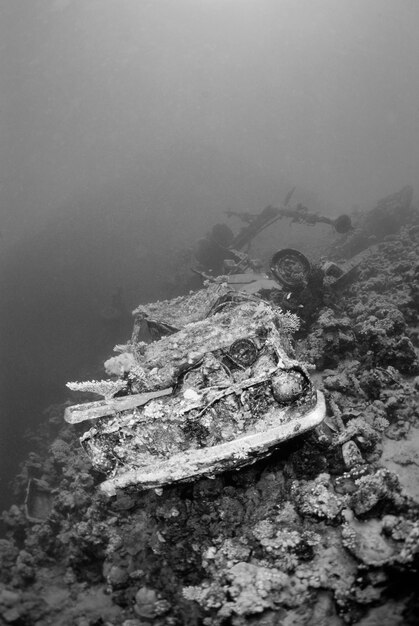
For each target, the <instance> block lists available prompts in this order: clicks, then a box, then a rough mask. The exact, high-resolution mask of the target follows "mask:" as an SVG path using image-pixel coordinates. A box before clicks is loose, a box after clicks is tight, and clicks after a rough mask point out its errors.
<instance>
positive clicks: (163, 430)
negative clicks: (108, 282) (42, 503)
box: [65, 283, 326, 495]
mask: <svg viewBox="0 0 419 626" xmlns="http://www.w3.org/2000/svg"><path fill="white" fill-rule="evenodd" d="M134 314H135V325H134V334H133V338H132V340H131V342H130V344H128V346H125V347H124V348H123V349H124V350H125V351H124V353H123V354H120V355H119V356H117V357H114V358H113V359H111V360H110V362H108V370H109V368H110V369H111V370H113V371H114V372H116V371H117V370H118V368H119V370H120V374H121V375H120V377H119V389H120V391H119V394H121V393H122V394H125V395H122V396H120V397H114V398H110V397H108V398H107V399H105V400H103V401H99V402H93V403H88V404H80V405H76V406H73V407H69V408H68V409H67V410H66V414H65V419H66V420H67V421H68V422H70V423H77V422H81V421H85V420H87V421H90V420H91V421H92V424H91V428H90V430H88V431H87V432H86V433H85V434H84V435H83V436H82V437H81V442H82V445H83V447H84V449H85V450H86V452H87V454H88V455H89V457H90V459H91V461H92V464H93V466H94V467H95V468H96V469H97V470H99V471H101V472H103V474H105V475H106V476H107V478H106V480H105V481H104V482H103V483H102V484H101V489H102V491H104V492H105V493H107V494H108V495H113V494H114V493H115V490H116V489H117V488H124V487H127V486H129V485H138V486H140V487H142V488H149V487H154V488H155V487H160V486H162V485H165V484H169V483H175V482H179V481H185V480H190V479H193V478H195V477H199V476H202V475H213V474H215V473H217V472H220V471H223V470H227V469H233V468H238V467H240V466H243V465H246V464H249V463H252V462H254V461H256V460H257V459H259V458H261V457H263V456H266V455H267V454H269V453H270V452H271V451H272V450H273V449H274V448H275V446H277V445H278V444H279V443H281V442H282V441H285V440H287V439H290V438H292V437H295V436H296V435H299V434H302V433H304V432H305V431H307V430H309V429H312V428H314V427H315V426H317V425H318V424H320V423H321V422H322V420H323V419H324V417H325V412H326V409H325V402H324V398H323V395H322V394H321V393H320V392H318V391H316V390H315V389H314V387H313V384H312V382H311V380H310V378H309V375H308V373H307V371H306V369H305V368H304V366H302V365H301V364H299V363H298V362H297V361H295V360H294V359H293V358H292V357H291V356H290V354H291V352H292V350H291V346H290V336H291V334H292V332H294V331H295V330H296V329H297V328H298V318H297V317H296V316H295V315H292V314H286V313H283V312H282V311H281V310H280V309H278V308H277V307H274V306H271V305H270V304H269V303H267V302H264V301H262V300H260V299H259V298H255V297H252V296H251V295H248V294H243V293H237V292H235V291H231V288H230V287H229V286H228V285H227V284H225V283H224V284H211V285H208V286H207V287H206V288H205V289H202V290H200V291H198V292H195V293H193V294H190V295H188V296H184V297H181V298H177V299H175V300H173V301H167V302H163V303H154V304H151V305H148V306H143V307H139V308H138V309H137V310H136V311H135V312H134ZM144 339H145V341H144ZM147 342H148V343H147ZM109 382H110V385H109V389H112V381H109ZM101 384H102V387H101ZM115 385H116V387H115V388H114V389H118V381H115ZM69 386H70V388H72V389H77V390H84V391H96V392H98V391H99V393H103V394H106V381H103V383H100V382H99V383H96V386H95V383H94V382H92V383H72V384H69ZM110 395H111V394H110V393H108V396H110Z"/></svg>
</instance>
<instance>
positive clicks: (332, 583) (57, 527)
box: [0, 228, 419, 626]
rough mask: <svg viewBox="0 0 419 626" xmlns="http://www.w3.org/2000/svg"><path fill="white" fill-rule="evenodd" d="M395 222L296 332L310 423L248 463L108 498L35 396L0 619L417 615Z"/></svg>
mask: <svg viewBox="0 0 419 626" xmlns="http://www.w3.org/2000/svg"><path fill="white" fill-rule="evenodd" d="M412 232H413V231H412V229H408V228H404V229H402V230H401V231H400V233H399V234H398V235H397V236H392V237H390V238H387V240H385V241H383V242H382V243H380V244H379V245H378V246H376V248H375V249H374V252H373V253H372V254H371V255H370V256H369V258H367V259H366V260H365V261H364V262H362V263H361V265H360V266H359V268H358V276H357V278H356V279H355V280H353V281H352V282H351V284H349V285H346V286H343V287H342V288H341V290H340V291H339V292H338V293H332V294H329V296H328V298H327V299H326V300H325V303H326V305H327V306H324V307H323V308H322V309H321V310H319V311H318V315H317V319H316V320H315V322H314V323H313V324H312V325H311V328H310V331H309V332H308V333H307V335H306V336H305V337H304V338H302V339H299V340H298V341H297V344H296V348H295V349H296V351H297V357H298V359H299V361H300V362H301V361H303V362H305V363H306V364H311V366H312V367H315V370H313V371H314V373H312V378H314V380H315V382H316V384H317V387H318V388H319V389H320V390H322V391H323V393H324V395H325V397H326V402H327V417H326V419H325V421H324V422H323V425H322V427H321V429H319V428H320V427H319V428H317V429H315V430H312V431H310V432H309V433H305V434H304V435H302V436H299V437H296V438H294V439H292V440H290V441H287V442H285V443H283V444H281V445H280V446H278V447H277V448H276V449H275V451H274V452H273V453H272V454H271V455H270V456H269V457H267V458H264V459H262V460H260V461H258V462H256V463H254V464H253V465H251V466H247V467H243V468H241V469H238V470H231V471H226V472H223V473H220V474H218V475H216V476H215V477H212V478H207V477H205V478H199V479H197V480H195V481H189V482H186V483H182V484H175V485H170V486H166V487H164V488H163V489H158V490H153V489H149V490H140V489H138V487H135V486H131V487H128V488H126V489H123V490H122V489H121V490H117V492H116V496H112V497H109V496H108V495H106V493H103V492H101V491H100V490H99V489H98V484H99V483H100V482H101V480H103V476H100V475H99V473H98V472H97V470H96V469H94V468H93V467H92V466H91V464H90V460H89V458H88V456H87V455H86V454H85V451H84V450H83V449H82V447H81V446H80V443H79V437H80V436H81V435H82V433H83V432H84V430H85V428H84V426H85V425H84V424H74V425H63V424H64V422H63V420H62V415H63V412H64V409H65V408H66V406H54V407H51V408H50V409H49V413H48V415H47V416H46V421H45V425H44V426H43V428H41V429H40V430H39V431H38V432H37V433H35V434H34V435H33V441H34V452H33V453H32V454H31V455H30V456H29V457H28V459H27V461H26V462H25V463H24V465H23V466H22V470H21V473H20V474H19V476H17V478H16V504H15V505H13V506H12V507H11V508H10V510H8V511H6V512H4V513H3V519H4V524H5V526H6V535H5V537H4V538H3V539H1V540H0V615H1V617H0V620H1V623H2V624H11V625H16V626H30V625H31V626H32V625H33V626H47V625H54V626H112V625H113V626H141V625H145V624H155V625H161V626H175V625H183V624H189V625H198V624H203V625H205V626H219V625H220V626H221V625H223V624H231V625H234V626H241V625H244V624H252V625H254V626H274V625H283V626H306V625H307V626H308V625H312V624H316V625H319V626H340V625H343V624H357V625H359V626H373V625H377V626H378V625H380V626H395V625H402V624H403V625H412V626H413V625H414V624H418V623H419V597H418V586H417V568H418V566H419V516H418V511H419V487H418V485H419V480H418V479H419V447H418V444H419V416H418V395H419V377H418V375H419V361H418V343H419V342H418V316H419V286H418V280H417V279H418V272H419V247H418V243H417V240H416V237H415V236H412ZM413 234H414V233H413Z"/></svg>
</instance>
